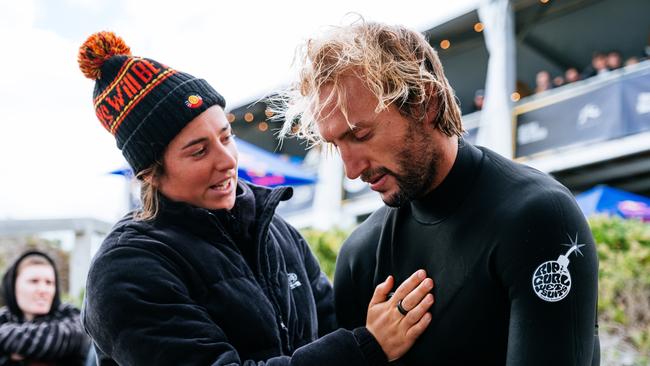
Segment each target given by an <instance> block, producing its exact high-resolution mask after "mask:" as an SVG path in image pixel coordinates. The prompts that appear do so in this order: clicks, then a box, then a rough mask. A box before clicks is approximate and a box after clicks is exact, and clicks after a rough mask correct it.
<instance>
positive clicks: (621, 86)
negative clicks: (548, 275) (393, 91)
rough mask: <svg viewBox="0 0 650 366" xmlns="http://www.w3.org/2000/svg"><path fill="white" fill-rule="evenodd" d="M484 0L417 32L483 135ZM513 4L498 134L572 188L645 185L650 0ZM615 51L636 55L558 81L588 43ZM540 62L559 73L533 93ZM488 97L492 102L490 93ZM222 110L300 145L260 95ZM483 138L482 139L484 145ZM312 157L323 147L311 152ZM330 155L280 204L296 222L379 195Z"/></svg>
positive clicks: (580, 66)
mask: <svg viewBox="0 0 650 366" xmlns="http://www.w3.org/2000/svg"><path fill="white" fill-rule="evenodd" d="M495 2H498V1H492V3H495ZM486 3H490V1H486V2H483V3H481V5H480V6H479V7H477V8H476V9H473V10H471V11H469V12H467V13H465V14H462V15H460V16H457V17H455V18H453V19H450V20H448V21H447V22H444V23H442V24H437V25H434V26H432V27H431V28H429V29H426V30H424V31H423V33H424V34H425V35H426V36H427V37H428V39H429V41H430V43H431V44H432V45H433V46H434V47H436V49H437V50H438V54H439V56H440V59H441V61H442V64H443V66H444V67H445V73H446V75H447V77H448V79H449V81H450V83H451V85H452V86H453V87H454V88H455V91H456V94H457V96H458V99H459V102H460V105H461V110H462V111H463V114H464V116H463V121H464V124H465V128H466V130H467V132H468V133H467V136H466V138H467V139H468V140H470V141H476V139H477V136H478V135H479V133H478V126H479V124H480V120H481V114H482V111H481V110H479V111H476V109H475V108H473V99H474V96H475V94H476V91H477V90H486V91H489V85H488V86H486V78H487V75H488V64H489V62H490V57H489V56H490V55H489V53H488V47H486V34H485V33H486V32H487V30H486V29H485V27H486V25H487V23H489V19H488V21H486V20H485V19H484V20H483V21H481V14H480V13H481V12H482V11H481V7H482V6H485V4H486ZM509 5H510V9H509V11H510V12H511V13H510V16H511V17H512V23H513V24H512V27H510V30H508V29H505V30H504V31H506V32H507V31H510V32H512V34H510V35H506V36H504V37H501V39H503V40H505V41H504V42H512V43H513V44H512V45H511V46H514V47H513V48H514V55H513V61H514V68H513V72H514V75H513V84H514V85H513V88H512V91H511V92H510V91H505V94H504V95H503V96H501V97H502V98H507V99H508V100H509V101H510V102H511V103H510V105H511V107H512V109H511V112H510V115H511V124H506V130H504V131H503V132H502V135H500V137H503V134H505V135H507V136H506V140H507V141H509V142H510V144H511V146H510V151H511V154H512V155H511V157H513V158H514V159H516V160H519V161H521V162H524V163H526V164H529V165H531V166H533V167H536V168H538V169H540V170H542V171H544V172H547V173H549V174H551V175H553V176H555V178H556V179H558V180H559V181H560V182H562V183H563V184H564V185H566V186H567V187H568V188H569V189H571V190H572V191H573V192H574V193H579V192H582V191H585V190H588V189H590V188H591V187H592V186H594V185H596V184H608V185H610V186H613V187H617V188H620V189H624V190H627V191H631V192H635V193H638V194H642V195H650V61H643V60H644V57H647V55H645V53H644V52H645V50H646V49H647V45H648V42H649V41H648V37H649V34H648V32H649V30H650V20H648V17H647V14H650V2H648V1H645V0H626V1H622V2H621V1H617V0H563V1H552V0H537V1H535V0H514V1H510V2H509ZM483 14H485V12H484V11H483ZM483 18H485V15H483ZM497 39H498V38H497ZM497 47H498V44H497ZM503 47H505V45H504V46H503ZM612 50H616V52H618V53H619V54H620V55H621V56H622V58H623V59H625V60H626V59H629V58H633V57H634V58H637V59H639V60H641V62H640V63H638V64H634V65H630V66H627V67H623V68H619V69H616V70H611V71H608V72H604V73H600V74H597V75H596V76H594V77H591V78H588V79H584V80H578V81H575V79H574V78H572V77H571V78H569V77H567V80H564V76H565V75H569V73H568V72H567V71H568V70H569V69H571V68H575V69H576V70H578V71H579V72H581V73H583V72H584V71H585V70H588V69H589V67H590V65H591V63H592V56H594V54H595V53H608V52H610V51H612ZM542 70H545V71H547V72H548V73H549V74H550V76H551V77H552V78H554V79H556V80H555V81H556V86H554V88H552V89H550V90H547V91H544V92H542V93H538V94H532V91H533V90H534V89H535V79H536V76H537V74H538V73H539V72H540V71H542ZM560 76H561V77H562V82H560V79H559V78H558V77H560ZM485 98H486V103H489V100H488V98H490V96H489V93H487V95H485ZM230 113H231V117H230V118H231V122H232V126H233V129H234V130H235V133H236V134H238V135H239V136H240V137H241V138H243V139H245V140H247V141H250V142H252V143H254V144H256V145H258V146H261V147H263V148H265V149H267V150H268V151H273V152H275V153H279V154H283V155H285V156H288V157H289V159H293V160H300V159H304V158H305V156H306V155H307V152H308V150H307V149H306V146H305V145H304V143H303V142H298V141H296V140H294V139H287V140H285V141H284V142H283V144H282V145H279V143H278V140H277V137H276V134H277V131H278V129H279V128H280V126H281V124H282V122H281V121H276V122H273V121H271V120H269V119H268V118H269V117H271V115H270V112H269V111H268V110H267V108H266V105H265V104H264V101H263V100H261V101H251V102H250V103H248V104H245V105H242V106H239V107H236V108H234V109H233V110H231V111H230ZM508 125H509V126H508ZM490 142H491V141H489V140H488V141H487V143H486V141H483V143H484V144H486V145H488V146H489V145H490ZM311 156H312V158H314V157H315V158H318V157H321V156H330V155H328V154H323V153H319V152H312V153H311ZM338 160H339V158H338V157H333V158H332V159H320V168H319V169H318V171H319V179H320V180H319V182H320V184H318V185H315V186H309V187H310V188H303V189H306V190H307V189H308V190H309V193H307V194H302V193H300V194H297V195H296V199H298V200H302V202H300V204H296V206H295V207H293V208H286V209H285V210H283V211H282V214H283V215H284V216H285V217H286V218H287V219H288V220H289V221H291V222H292V223H293V224H294V225H296V226H299V227H305V226H315V227H321V228H327V227H330V226H334V225H338V226H349V225H353V224H355V223H358V222H360V221H361V220H363V219H365V218H366V217H367V216H368V215H369V214H370V213H371V212H372V211H374V210H375V209H377V208H378V207H380V206H381V205H382V202H381V200H380V199H379V197H378V195H377V194H376V193H374V192H372V191H370V190H369V188H368V187H367V185H365V184H364V183H363V182H360V181H350V180H348V179H346V178H345V177H344V174H342V165H341V164H340V162H338V163H337V161H338ZM332 185H334V186H336V187H332Z"/></svg>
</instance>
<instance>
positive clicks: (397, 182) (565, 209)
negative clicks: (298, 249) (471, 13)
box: [284, 22, 599, 366]
mask: <svg viewBox="0 0 650 366" xmlns="http://www.w3.org/2000/svg"><path fill="white" fill-rule="evenodd" d="M300 76H301V78H300V80H299V82H298V83H297V84H296V88H295V90H293V92H290V93H288V95H287V96H286V97H288V98H289V99H288V104H287V106H288V107H287V109H286V110H285V114H284V117H285V120H286V121H287V122H286V124H285V126H284V129H285V131H288V130H290V129H291V128H293V129H294V131H297V134H298V135H301V136H303V137H306V138H309V139H311V140H312V142H319V141H324V142H328V143H331V144H333V145H334V146H336V148H337V149H338V151H339V153H340V155H341V158H342V159H343V162H344V166H345V172H346V175H347V176H348V177H349V178H350V179H355V178H358V177H360V178H361V179H362V180H363V181H365V182H367V183H368V184H370V187H371V188H372V189H373V190H375V191H377V192H378V193H379V194H380V196H381V198H382V200H383V201H384V203H385V204H386V206H384V207H382V208H380V209H379V210H378V211H376V212H375V213H373V214H372V215H371V216H370V217H369V218H368V219H367V220H366V221H365V222H364V223H363V224H361V226H360V227H359V228H358V229H356V230H355V231H354V233H353V234H352V235H351V236H350V238H348V240H346V242H345V244H344V246H343V248H342V250H341V252H340V255H339V258H338V261H337V269H336V274H335V277H334V279H335V283H334V289H335V298H336V308H337V309H336V311H337V316H338V320H339V322H340V323H341V325H342V326H344V327H347V328H354V327H356V326H359V325H362V324H363V321H364V319H365V316H366V314H365V312H366V304H367V303H368V301H369V299H370V298H371V296H372V292H373V288H374V286H375V285H376V284H378V283H380V282H381V281H382V279H383V278H386V276H387V275H389V274H390V275H394V276H395V278H396V279H399V280H401V279H404V278H406V277H407V276H408V275H409V274H410V273H412V272H413V270H414V269H417V268H425V269H426V270H427V273H428V274H430V275H431V277H432V278H433V279H434V281H435V283H436V284H435V287H434V289H433V293H434V297H435V299H436V302H435V303H434V304H433V306H432V307H431V309H430V311H431V314H432V319H433V320H432V321H431V324H430V326H429V327H428V328H427V330H426V331H425V332H424V333H423V335H422V336H421V337H420V338H419V339H418V340H417V341H416V343H415V345H414V346H413V348H412V349H411V350H410V351H409V352H408V353H407V354H406V355H405V356H404V357H403V358H402V359H401V360H400V361H399V362H402V363H403V364H406V365H434V364H435V365H504V364H505V365H509V366H511V365H590V364H592V362H594V363H595V364H597V363H598V358H599V357H598V339H597V335H596V333H595V332H596V329H597V328H596V302H597V276H598V263H597V257H596V248H595V247H594V243H593V239H592V237H591V233H590V231H589V227H588V225H587V223H586V222H585V220H584V217H583V216H582V214H581V212H580V211H579V209H578V207H577V205H576V203H575V201H574V199H573V197H572V195H571V193H570V192H569V191H568V190H567V189H566V188H565V187H563V186H562V185H560V184H559V183H557V182H556V181H554V180H553V179H552V178H550V177H549V176H547V175H545V174H543V173H540V172H538V171H536V170H534V169H532V168H529V167H526V166H523V165H520V164H516V163H513V162H511V161H510V160H507V159H504V158H503V157H501V156H499V155H497V154H495V153H494V152H492V151H490V150H488V149H485V148H479V147H474V146H472V145H471V144H469V143H468V142H466V141H464V140H463V139H462V132H463V128H462V124H461V117H460V111H459V108H458V105H457V104H456V99H455V96H454V93H453V90H452V88H451V86H450V85H449V83H448V81H447V79H446V78H445V75H444V72H443V69H442V66H441V64H440V60H439V59H438V56H437V54H436V52H435V50H434V49H433V48H432V47H431V46H430V45H429V44H428V43H427V41H426V40H425V39H424V37H423V36H422V35H421V34H419V33H417V32H414V31H411V30H408V29H405V28H403V27H399V26H388V25H383V24H376V23H365V22H361V23H356V24H352V25H350V26H346V27H342V28H337V29H335V30H333V31H332V32H331V33H329V34H327V35H326V36H324V37H323V38H321V39H312V40H310V41H308V43H307V45H306V47H305V55H304V58H303V64H302V70H301V72H300ZM285 100H287V99H285ZM296 124H297V125H296ZM399 304H400V305H401V307H400V309H399V310H400V311H401V312H402V313H403V314H406V313H407V312H408V311H409V310H410V309H411V306H413V305H412V304H407V303H405V302H402V303H399Z"/></svg>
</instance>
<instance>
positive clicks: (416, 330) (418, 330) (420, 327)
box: [406, 313, 431, 341]
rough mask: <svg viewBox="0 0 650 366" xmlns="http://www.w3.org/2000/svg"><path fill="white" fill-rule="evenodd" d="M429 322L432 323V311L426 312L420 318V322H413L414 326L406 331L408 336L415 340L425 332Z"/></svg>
mask: <svg viewBox="0 0 650 366" xmlns="http://www.w3.org/2000/svg"><path fill="white" fill-rule="evenodd" d="M429 323H431V313H425V314H424V316H422V318H420V321H419V322H417V323H415V324H413V326H412V327H410V328H409V329H408V330H407V331H406V338H407V339H412V340H413V341H415V339H417V337H419V336H420V335H421V334H422V333H424V331H425V330H426V329H427V327H428V326H429Z"/></svg>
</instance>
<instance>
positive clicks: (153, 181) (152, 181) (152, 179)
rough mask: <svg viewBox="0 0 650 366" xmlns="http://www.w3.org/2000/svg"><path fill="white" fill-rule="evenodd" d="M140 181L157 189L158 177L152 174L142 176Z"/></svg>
mask: <svg viewBox="0 0 650 366" xmlns="http://www.w3.org/2000/svg"><path fill="white" fill-rule="evenodd" d="M141 179H142V181H143V182H145V183H147V184H149V185H151V186H152V187H155V188H158V181H159V177H157V176H156V175H155V174H154V172H149V173H148V174H145V175H143V176H142V177H141Z"/></svg>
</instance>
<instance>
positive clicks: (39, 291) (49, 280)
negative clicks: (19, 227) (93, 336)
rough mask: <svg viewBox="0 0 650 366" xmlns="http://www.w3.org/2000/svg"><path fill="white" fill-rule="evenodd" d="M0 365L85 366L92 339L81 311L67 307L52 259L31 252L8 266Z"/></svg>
mask: <svg viewBox="0 0 650 366" xmlns="http://www.w3.org/2000/svg"><path fill="white" fill-rule="evenodd" d="M2 291H3V292H2V293H3V296H4V300H5V303H6V306H4V307H2V308H1V309H0V365H3V366H5V365H26V366H68V365H84V364H85V360H86V357H87V354H88V345H89V342H88V339H87V336H86V334H85V333H84V331H83V329H82V327H81V323H80V321H79V310H78V309H77V308H75V307H74V306H72V305H69V304H62V303H61V300H60V298H59V297H60V294H59V286H58V273H57V270H56V266H55V264H54V261H53V260H52V258H50V257H49V256H48V255H47V254H45V253H43V252H40V251H36V250H32V251H27V252H25V253H23V254H22V255H21V256H20V257H19V258H18V259H17V260H16V261H15V262H14V263H13V265H11V266H10V267H9V269H8V270H7V272H6V273H5V274H4V277H3V280H2Z"/></svg>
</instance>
